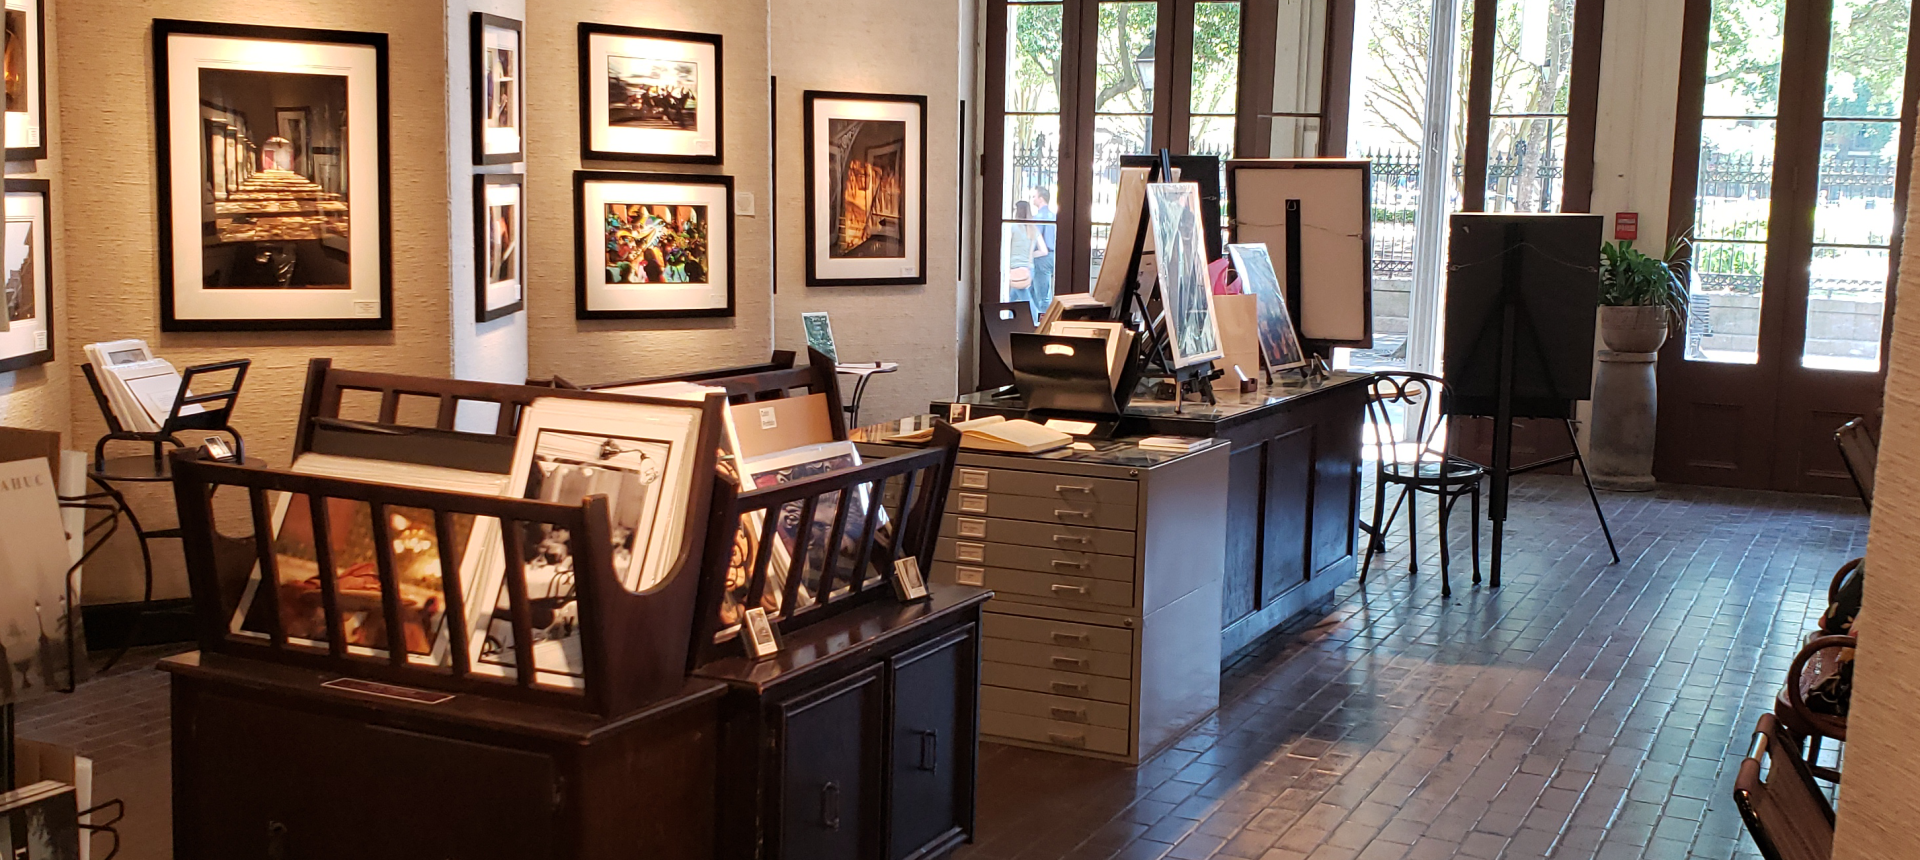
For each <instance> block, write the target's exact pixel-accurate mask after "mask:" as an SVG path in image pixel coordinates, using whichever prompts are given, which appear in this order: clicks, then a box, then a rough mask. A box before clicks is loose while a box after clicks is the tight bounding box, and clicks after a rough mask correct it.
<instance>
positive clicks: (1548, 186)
mask: <svg viewBox="0 0 1920 860" xmlns="http://www.w3.org/2000/svg"><path fill="white" fill-rule="evenodd" d="M1491 130H1492V136H1491V137H1490V138H1489V145H1488V148H1487V207H1486V211H1488V212H1558V211H1560V189H1561V186H1562V184H1563V182H1564V180H1565V176H1566V169H1565V168H1566V158H1567V121H1566V120H1565V119H1564V118H1561V117H1541V118H1530V119H1495V120H1493V121H1492V129H1491Z"/></svg>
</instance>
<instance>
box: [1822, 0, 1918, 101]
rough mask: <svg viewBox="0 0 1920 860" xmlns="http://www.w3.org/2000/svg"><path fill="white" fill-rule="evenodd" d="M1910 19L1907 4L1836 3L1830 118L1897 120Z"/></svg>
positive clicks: (1897, 0)
mask: <svg viewBox="0 0 1920 860" xmlns="http://www.w3.org/2000/svg"><path fill="white" fill-rule="evenodd" d="M1912 16H1913V4H1912V3H1911V2H1909V0H1834V3H1833V45H1832V48H1831V51H1832V53H1831V55H1830V56H1829V58H1828V61H1827V62H1828V66H1827V115H1828V116H1882V117H1888V118H1891V119H1897V118H1899V116H1900V99H1901V97H1902V95H1903V93H1904V92H1905V90H1906V74H1907V29H1908V23H1909V22H1910V21H1911V20H1912Z"/></svg>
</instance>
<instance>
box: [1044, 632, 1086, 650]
mask: <svg viewBox="0 0 1920 860" xmlns="http://www.w3.org/2000/svg"><path fill="white" fill-rule="evenodd" d="M1053 642H1054V644H1055V645H1079V646H1081V647H1085V646H1087V645H1091V644H1093V637H1091V636H1088V635H1087V634H1085V633H1064V632H1061V631H1059V630H1055V631H1053Z"/></svg>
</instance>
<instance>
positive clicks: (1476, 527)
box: [1473, 481, 1480, 585]
mask: <svg viewBox="0 0 1920 860" xmlns="http://www.w3.org/2000/svg"><path fill="white" fill-rule="evenodd" d="M1473 584H1474V585H1479V584H1480V482H1479V481H1475V482H1473Z"/></svg>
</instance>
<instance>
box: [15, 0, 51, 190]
mask: <svg viewBox="0 0 1920 860" xmlns="http://www.w3.org/2000/svg"><path fill="white" fill-rule="evenodd" d="M27 2H29V3H31V4H33V11H32V12H31V13H30V14H29V15H28V16H27V22H26V23H27V27H28V28H29V29H30V30H31V31H32V36H33V42H32V45H31V47H30V48H29V56H28V57H27V72H28V73H29V74H31V75H32V76H33V80H32V81H31V82H30V83H29V84H28V86H29V87H30V88H31V90H32V91H31V93H30V94H29V95H30V97H31V98H32V99H33V100H34V101H33V103H32V104H30V105H28V107H27V110H26V111H24V113H26V114H27V116H28V117H29V118H30V122H31V127H32V128H33V129H34V130H35V131H36V132H37V133H38V136H37V138H36V142H35V143H34V144H33V145H32V146H9V147H7V160H8V161H38V160H40V159H43V158H46V157H47V0H27ZM8 124H9V125H11V124H12V122H11V121H9V122H8Z"/></svg>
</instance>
